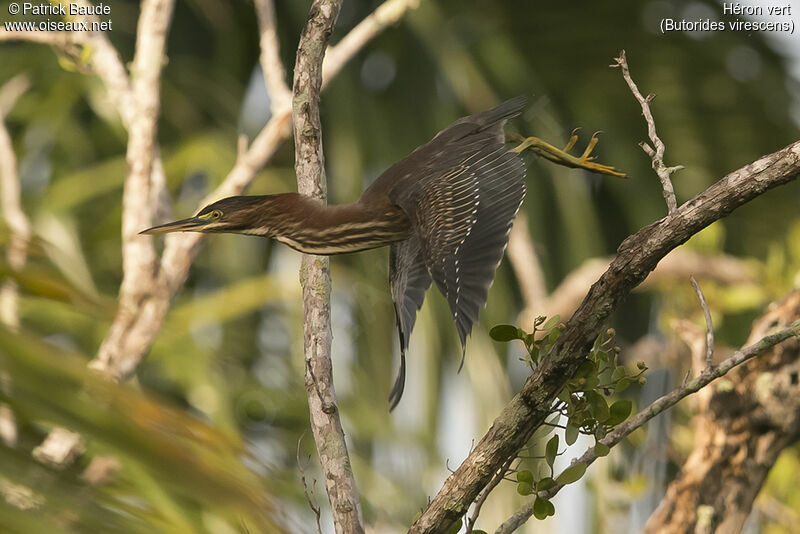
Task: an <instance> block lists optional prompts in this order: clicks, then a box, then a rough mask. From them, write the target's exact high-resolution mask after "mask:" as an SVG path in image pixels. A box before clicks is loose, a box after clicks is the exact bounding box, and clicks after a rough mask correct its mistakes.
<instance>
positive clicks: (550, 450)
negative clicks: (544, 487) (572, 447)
mask: <svg viewBox="0 0 800 534" xmlns="http://www.w3.org/2000/svg"><path fill="white" fill-rule="evenodd" d="M557 454H558V434H556V435H555V436H553V437H552V438H550V441H548V442H547V445H546V446H545V449H544V459H545V461H546V462H547V465H549V466H550V467H551V468H552V467H553V462H555V461H556V455H557Z"/></svg>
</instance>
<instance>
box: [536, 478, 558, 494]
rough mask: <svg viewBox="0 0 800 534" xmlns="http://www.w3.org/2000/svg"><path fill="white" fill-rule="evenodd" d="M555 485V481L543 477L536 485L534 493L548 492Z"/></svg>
mask: <svg viewBox="0 0 800 534" xmlns="http://www.w3.org/2000/svg"><path fill="white" fill-rule="evenodd" d="M555 485H556V481H555V480H553V479H552V478H550V477H544V478H543V479H541V480H540V481H539V482H537V483H536V491H545V490H549V489H550V488H552V487H553V486H555Z"/></svg>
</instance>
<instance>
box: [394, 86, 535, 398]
mask: <svg viewBox="0 0 800 534" xmlns="http://www.w3.org/2000/svg"><path fill="white" fill-rule="evenodd" d="M524 105H525V99H524V98H515V99H512V100H509V101H507V102H505V103H503V104H500V105H499V106H498V107H496V108H494V109H492V110H489V111H484V112H482V113H478V114H476V115H471V116H469V117H464V118H462V119H459V120H457V121H456V122H454V123H453V124H452V125H450V126H449V127H448V128H446V129H445V130H442V131H441V132H439V134H437V135H436V137H434V138H433V139H432V140H431V141H430V142H428V143H426V144H425V145H422V146H421V147H419V148H418V149H417V150H415V151H414V152H413V153H412V154H411V155H409V156H408V157H407V158H406V159H404V160H402V161H400V162H398V163H397V164H395V165H394V166H393V167H392V168H391V169H389V170H388V171H387V173H386V174H389V175H390V176H392V177H393V178H394V187H392V188H391V190H390V191H389V192H388V194H389V198H390V199H391V200H392V202H394V203H395V204H396V205H398V206H400V207H401V208H402V209H403V211H404V212H405V213H406V215H407V216H408V218H409V220H410V221H411V224H412V226H413V229H414V237H413V238H412V239H416V240H417V244H418V246H419V250H418V251H416V250H415V249H413V248H411V247H409V245H408V244H407V243H408V242H404V243H403V244H399V245H396V246H394V247H393V256H396V257H397V258H399V259H398V261H397V262H396V263H395V262H394V261H393V262H392V266H391V269H392V270H394V269H395V268H397V267H396V266H399V265H404V266H405V265H406V264H412V267H410V268H409V267H405V268H406V269H411V270H413V271H414V272H420V271H421V270H422V268H423V267H424V269H425V271H427V273H428V274H429V276H430V278H432V279H433V281H434V282H436V285H437V287H438V288H439V290H440V291H441V292H442V294H443V295H444V296H445V298H446V299H447V302H448V304H449V306H450V311H451V312H452V314H453V318H454V320H455V322H456V329H457V330H458V335H459V339H460V340H461V345H462V348H463V347H464V345H465V343H466V339H467V336H468V335H469V333H470V331H471V330H472V325H473V324H474V323H475V322H476V321H477V320H478V313H479V312H480V309H481V308H482V307H483V306H484V305H485V304H486V297H487V294H488V291H489V286H490V285H491V283H492V281H493V280H494V273H495V270H496V269H497V265H498V264H499V263H500V260H501V259H502V257H503V252H504V250H505V247H506V244H507V242H508V232H509V230H510V229H511V224H512V222H513V220H514V217H515V216H516V213H517V211H518V210H519V207H520V205H521V204H522V200H523V198H524V196H525V184H524V182H523V178H524V176H525V167H524V163H523V161H522V159H521V158H520V157H519V156H518V155H517V154H515V153H513V152H509V151H508V146H506V145H505V142H504V133H503V125H504V123H505V121H506V120H507V119H508V118H510V117H513V116H515V115H517V114H519V112H520V110H521V109H522V107H523V106H524ZM414 247H416V244H415V245H414ZM392 276H393V277H395V278H397V277H398V276H397V274H396V273H395V274H393V275H392ZM422 278H424V277H421V278H420V279H422ZM430 278H428V279H427V280H428V282H427V283H428V284H429V283H430ZM393 284H394V283H393ZM420 288H422V289H420ZM425 288H427V285H425V286H424V287H423V286H422V285H421V284H418V285H417V286H415V287H413V291H414V294H413V296H410V295H409V291H411V290H412V286H409V285H408V284H406V285H405V286H403V285H400V284H398V285H397V288H396V290H395V286H394V285H393V291H392V296H393V298H394V302H395V309H396V310H398V326H399V328H400V337H401V348H403V349H404V348H405V346H406V345H407V341H408V336H409V335H410V333H411V327H413V318H414V316H415V314H416V309H418V308H419V306H420V305H421V304H422V298H423V297H424V289H425ZM411 305H413V306H416V309H412V308H411ZM406 310H412V312H413V313H412V315H411V319H410V320H409V319H408V318H407V316H404V315H403V314H404V313H405V312H406ZM404 321H406V323H407V324H404ZM403 364H404V359H403V361H401V373H402V372H403V371H404V365H403ZM402 378H403V377H402V376H400V377H398V383H399V382H400V381H401V379H402ZM396 392H399V393H398V394H395V393H396ZM401 393H402V384H401V385H400V386H399V387H398V385H397V383H396V384H395V388H394V389H393V390H392V397H391V399H392V400H393V401H394V402H395V403H396V401H397V400H399V394H401Z"/></svg>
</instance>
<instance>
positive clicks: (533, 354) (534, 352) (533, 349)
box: [528, 345, 539, 363]
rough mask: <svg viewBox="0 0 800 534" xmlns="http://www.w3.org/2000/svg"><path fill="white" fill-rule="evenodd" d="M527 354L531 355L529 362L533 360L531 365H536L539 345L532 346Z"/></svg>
mask: <svg viewBox="0 0 800 534" xmlns="http://www.w3.org/2000/svg"><path fill="white" fill-rule="evenodd" d="M528 354H530V355H531V360H533V363H538V362H539V345H533V346H532V347H531V350H530V351H528Z"/></svg>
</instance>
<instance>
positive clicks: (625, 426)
mask: <svg viewBox="0 0 800 534" xmlns="http://www.w3.org/2000/svg"><path fill="white" fill-rule="evenodd" d="M798 335H800V321H795V322H794V323H792V324H791V325H790V326H788V327H786V328H784V329H782V330H779V331H777V332H775V333H773V334H770V335H767V336H764V337H763V338H761V339H760V340H759V341H757V342H755V343H753V344H752V345H749V346H747V347H745V348H743V349H741V350H739V351H736V352H735V353H734V354H733V355H732V356H731V357H729V358H727V359H726V360H724V361H722V362H720V363H719V365H716V366H713V365H712V366H710V367H707V368H706V369H704V370H703V372H702V373H701V374H700V376H698V377H696V378H694V379H693V380H690V381H688V382H687V383H686V384H683V385H682V386H680V387H677V388H675V389H674V390H672V391H670V392H669V393H667V394H666V395H663V396H662V397H659V398H658V399H656V400H655V401H653V402H652V403H651V404H650V405H649V406H647V407H646V408H644V409H643V410H641V411H640V412H638V413H637V414H636V415H634V416H633V417H631V418H630V419H628V420H627V421H625V422H624V423H622V424H620V425H619V426H617V428H615V429H614V430H612V431H611V432H609V433H608V435H607V436H606V437H605V438H603V439H601V440H599V441H598V443H601V444H603V445H606V446H607V447H609V448H611V447H614V446H615V445H617V444H618V443H619V442H620V441H622V440H623V439H624V438H625V437H626V436H628V435H629V434H631V433H632V432H633V431H634V430H636V429H638V428H639V427H641V426H642V425H644V424H645V423H646V422H647V421H649V420H650V419H652V418H653V417H655V416H656V415H658V414H660V413H662V412H664V411H665V410H667V409H669V408H671V407H672V406H674V405H675V404H677V403H678V402H679V401H680V400H682V399H683V398H685V397H687V396H688V395H691V394H692V393H696V392H697V391H699V390H700V389H701V388H703V387H705V386H707V385H708V384H710V383H711V382H712V381H714V380H716V379H717V378H719V377H721V376H724V375H725V374H727V373H728V371H730V370H731V369H733V368H734V367H737V366H739V365H741V364H743V363H744V362H746V361H748V360H750V359H752V358H754V357H756V356H758V355H759V354H761V353H763V352H764V351H766V350H767V349H770V348H772V347H774V346H775V345H777V344H778V343H781V342H783V341H786V340H787V339H789V338H792V337H795V336H798ZM596 459H597V455H596V454H595V450H594V447H591V448H589V449H587V450H586V452H584V453H583V455H581V457H580V458H577V459H576V460H573V461H572V463H571V464H570V467H572V466H573V465H576V464H585V465H587V466H589V465H591V464H592V462H594V461H595V460H596ZM563 487H564V486H563V485H560V484H559V485H556V486H554V487H552V488H550V489H548V490H546V491H543V492H540V493H539V494H538V496H539V497H542V498H544V499H551V498H553V497H554V496H555V495H556V494H557V493H558V492H559V491H561V489H562V488H563ZM533 503H534V500H531V501H530V502H528V503H526V504H525V506H524V507H522V508H521V509H520V510H518V511H517V512H516V513H515V514H514V515H512V516H511V517H510V518H508V519H507V520H506V521H505V522H504V523H503V524H502V525H500V527H499V528H498V529H497V530H496V531H495V534H510V533H511V532H514V531H515V530H516V529H517V528H519V527H520V526H521V525H522V524H524V523H525V521H527V520H528V519H529V518H530V517H531V515H533Z"/></svg>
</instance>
